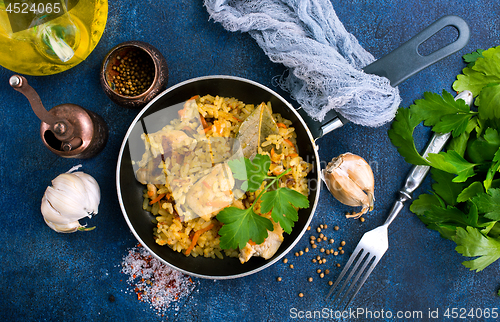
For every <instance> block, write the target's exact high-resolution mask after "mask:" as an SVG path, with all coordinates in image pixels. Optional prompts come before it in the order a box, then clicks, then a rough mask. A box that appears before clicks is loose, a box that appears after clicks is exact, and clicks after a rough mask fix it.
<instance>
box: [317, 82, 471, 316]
mask: <svg viewBox="0 0 500 322" xmlns="http://www.w3.org/2000/svg"><path fill="white" fill-rule="evenodd" d="M458 99H463V100H464V101H465V102H466V104H467V105H471V104H472V99H473V96H472V93H471V92H470V91H463V92H461V93H460V94H458V95H457V96H456V97H455V100H458ZM450 135H451V134H450V133H435V134H434V135H433V136H432V138H431V140H430V141H429V143H428V145H427V147H426V149H425V151H424V154H423V157H424V158H426V157H427V155H428V154H429V153H438V152H439V151H441V150H442V148H443V147H444V145H445V144H446V142H447V141H448V139H449V137H450ZM428 172H429V166H425V165H417V166H414V167H413V168H412V169H411V171H410V173H409V174H408V176H407V177H406V181H405V185H404V187H403V188H402V189H401V190H400V191H399V198H398V200H397V201H396V202H395V203H394V206H393V207H392V209H391V212H390V213H389V216H388V217H387V219H386V221H385V223H384V224H383V225H382V226H379V227H377V228H375V229H373V230H370V231H368V232H366V233H365V234H364V235H363V237H362V238H361V240H360V241H359V243H358V245H357V246H356V249H355V250H354V252H353V253H352V255H351V257H350V258H349V261H348V262H347V264H346V265H345V267H344V269H343V270H342V272H341V273H340V275H339V277H338V278H337V280H336V281H335V283H334V284H333V286H332V288H331V289H330V292H328V295H327V296H326V298H327V299H328V298H329V297H330V296H331V295H332V293H333V291H334V290H335V288H336V287H337V286H338V285H339V284H340V283H341V281H342V279H343V278H344V276H345V275H346V274H347V272H348V271H349V269H350V268H351V266H352V264H353V263H354V261H355V260H356V258H357V260H356V262H355V264H354V266H353V267H352V270H351V271H350V273H349V275H348V276H347V278H346V280H345V281H344V283H343V284H342V287H341V288H340V289H339V290H338V291H337V293H336V295H335V298H334V300H333V301H334V302H335V301H336V300H337V298H339V296H340V295H341V294H342V292H343V291H344V289H345V288H346V286H347V285H348V283H349V281H350V280H351V278H352V277H353V275H354V274H356V276H355V277H354V280H353V281H352V282H351V284H350V286H349V288H348V289H347V291H346V292H345V293H344V296H343V297H342V299H341V300H340V303H342V302H344V300H345V299H346V298H347V296H348V295H349V294H350V293H351V291H352V290H353V289H354V293H352V295H351V297H350V298H349V300H348V302H347V303H346V305H345V306H344V310H345V309H346V308H347V307H348V306H349V304H350V303H351V301H352V300H353V298H354V297H355V296H356V294H358V292H359V290H360V289H361V287H362V286H363V284H364V283H365V282H366V280H367V279H368V276H370V274H371V273H372V271H373V269H374V268H375V266H377V264H378V262H379V261H380V259H381V258H382V256H384V254H385V252H386V251H387V249H388V248H389V241H388V237H387V231H388V228H389V225H390V224H391V223H392V221H393V220H394V219H395V218H396V216H397V215H398V214H399V212H400V211H401V209H403V207H404V202H405V201H407V200H410V199H411V198H412V193H413V192H414V191H415V189H417V188H418V186H420V184H421V183H422V181H423V180H424V178H425V176H426V175H427V173H428ZM361 264H363V265H362V266H361V268H360V269H359V270H358V268H359V266H360V265H361ZM367 267H368V269H367ZM361 276H362V277H361ZM360 278H361V280H360ZM358 281H359V283H358Z"/></svg>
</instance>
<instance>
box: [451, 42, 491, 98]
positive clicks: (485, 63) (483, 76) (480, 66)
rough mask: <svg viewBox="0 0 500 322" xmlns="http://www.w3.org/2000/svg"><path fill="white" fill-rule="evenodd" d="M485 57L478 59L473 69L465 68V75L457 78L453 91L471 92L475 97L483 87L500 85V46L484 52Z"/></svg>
mask: <svg viewBox="0 0 500 322" xmlns="http://www.w3.org/2000/svg"><path fill="white" fill-rule="evenodd" d="M481 54H482V56H483V57H479V58H477V59H476V61H475V63H474V65H473V66H472V67H465V68H464V70H463V71H462V73H463V74H461V75H458V76H457V80H456V81H455V82H454V83H453V89H454V90H456V91H457V92H462V91H464V90H469V91H471V92H472V94H473V95H474V97H475V96H477V95H479V93H480V92H481V90H482V89H483V87H485V86H486V85H488V84H491V83H500V46H498V47H494V48H490V49H488V50H485V51H483V52H482V53H481Z"/></svg>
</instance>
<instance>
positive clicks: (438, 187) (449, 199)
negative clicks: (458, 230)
mask: <svg viewBox="0 0 500 322" xmlns="http://www.w3.org/2000/svg"><path fill="white" fill-rule="evenodd" d="M431 176H432V179H433V180H434V181H435V183H433V184H432V189H434V192H435V193H436V194H437V195H439V197H441V198H442V199H443V200H444V201H445V202H446V204H448V205H450V206H454V205H456V204H457V197H458V195H459V194H460V193H461V192H462V190H463V188H464V186H465V185H464V184H463V183H459V182H452V180H453V178H455V175H454V174H452V173H448V172H445V171H442V170H439V169H436V168H431Z"/></svg>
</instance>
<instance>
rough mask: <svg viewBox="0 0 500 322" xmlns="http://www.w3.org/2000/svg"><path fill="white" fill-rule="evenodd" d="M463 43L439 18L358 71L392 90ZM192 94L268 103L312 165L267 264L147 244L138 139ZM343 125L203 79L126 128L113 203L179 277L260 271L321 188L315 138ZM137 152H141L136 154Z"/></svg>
mask: <svg viewBox="0 0 500 322" xmlns="http://www.w3.org/2000/svg"><path fill="white" fill-rule="evenodd" d="M446 26H453V27H455V28H456V29H457V30H458V32H459V36H458V38H457V39H456V40H455V41H454V42H452V43H451V44H448V45H446V46H445V47H443V48H441V49H439V50H437V51H435V52H433V53H432V54H430V55H427V56H422V55H420V54H419V53H418V46H419V45H420V44H421V43H422V42H424V41H425V40H427V39H429V38H430V37H431V36H432V35H434V34H436V33H437V32H439V31H440V30H441V29H443V28H444V27H446ZM468 39H469V28H468V26H467V24H466V23H465V21H464V20H462V19H461V18H459V17H457V16H445V17H443V18H441V19H439V20H437V21H436V22H434V23H433V24H431V25H430V26H429V27H427V28H426V29H425V30H424V31H422V32H420V33H419V34H418V35H416V36H415V37H414V38H412V39H411V40H409V41H408V42H406V43H405V44H403V45H402V46H401V47H399V48H398V49H396V50H394V51H393V52H392V53H390V54H388V55H387V56H385V57H383V58H382V59H380V60H378V61H376V62H374V63H372V64H371V65H368V66H367V67H366V68H365V69H364V70H365V71H366V72H369V73H374V74H377V75H380V76H385V77H387V78H388V79H389V80H390V81H391V85H393V86H396V85H397V84H399V83H400V82H402V81H403V80H405V79H407V78H408V77H410V76H412V75H413V74H415V73H417V72H418V71H420V70H422V69H424V68H426V67H427V66H429V65H431V64H433V63H435V62H437V61H439V60H441V59H442V58H444V57H446V56H448V55H450V54H452V53H454V52H456V51H458V50H460V49H461V48H463V47H464V46H465V44H466V43H467V42H468ZM196 94H199V95H205V94H211V95H219V96H223V97H235V98H237V99H239V100H240V101H243V102H245V103H247V104H248V103H253V104H259V103H260V102H268V101H269V102H271V106H272V107H273V112H274V113H276V112H277V113H281V115H282V116H283V117H284V118H286V119H288V120H290V121H292V123H293V127H294V128H295V131H296V133H297V147H298V149H299V151H300V155H301V156H302V158H303V159H304V160H305V161H306V162H309V163H311V164H312V165H313V166H312V171H311V172H310V173H309V175H308V180H309V189H310V193H309V203H310V205H311V206H310V207H309V208H308V209H300V210H299V219H298V221H297V222H296V223H295V226H294V228H293V230H292V233H291V234H289V235H287V234H285V236H284V241H283V244H282V245H281V247H280V248H279V250H278V251H277V253H276V254H275V255H274V256H273V257H272V258H271V259H269V260H264V259H263V258H260V257H253V258H251V259H250V260H249V261H248V262H247V263H245V264H241V263H240V262H239V260H238V258H229V257H225V258H224V259H211V258H201V257H196V258H195V257H192V256H189V257H188V256H185V255H184V254H182V253H179V252H176V251H173V250H172V249H170V248H169V247H168V246H160V245H158V244H156V242H155V241H154V239H153V228H154V226H155V224H153V220H154V216H153V215H152V214H151V213H149V212H147V211H145V210H143V209H142V204H143V190H144V185H142V184H140V183H139V182H138V181H137V180H136V178H135V171H134V169H137V168H136V167H137V165H136V164H134V161H137V160H140V158H141V155H140V154H141V152H144V147H143V146H144V143H143V142H142V140H141V139H140V135H141V134H142V133H144V132H153V131H158V130H160V129H161V128H162V127H163V126H165V125H166V124H168V123H169V121H170V120H172V119H173V118H175V115H177V110H178V109H179V108H178V107H179V106H181V105H182V104H183V103H184V102H185V101H186V100H188V99H189V98H190V97H192V96H193V95H196ZM345 122H346V121H345V120H344V119H343V118H342V117H341V116H339V115H337V114H335V112H330V113H329V114H327V118H326V120H325V121H323V122H318V121H315V120H312V119H311V118H310V117H309V116H308V115H307V114H305V113H304V112H303V111H302V110H301V109H299V110H298V111H297V110H296V109H295V108H294V107H293V106H292V105H291V104H290V103H288V102H287V101H286V100H285V99H284V98H282V97H281V96H280V95H278V94H277V93H276V92H274V91H273V90H271V89H269V88H267V87H266V86H263V85H261V84H259V83H256V82H254V81H251V80H247V79H243V78H239V77H233V76H206V77H199V78H194V79H190V80H187V81H184V82H182V83H179V84H177V85H174V86H172V87H170V88H168V89H167V90H165V91H164V92H162V93H161V94H159V95H158V96H157V97H156V98H155V99H153V100H152V101H151V102H150V103H149V104H148V105H146V106H145V107H144V108H143V109H142V110H141V111H140V112H139V114H138V115H137V117H136V118H135V119H134V121H133V122H132V124H131V125H130V127H129V129H128V131H127V133H126V135H125V138H124V140H123V143H122V145H121V149H120V153H119V156H118V163H117V168H116V185H117V192H118V200H119V204H120V207H121V210H122V213H123V215H124V218H125V221H126V222H127V224H128V226H129V227H130V230H131V231H132V233H133V234H134V236H135V237H136V238H137V240H138V241H139V242H140V243H141V244H142V245H143V246H144V247H145V248H146V249H148V250H149V251H150V252H151V253H152V254H153V256H155V257H156V258H158V259H159V260H160V261H162V262H164V263H165V264H167V265H169V266H170V267H172V268H174V269H176V270H179V271H181V272H183V273H186V274H189V275H193V276H197V277H202V278H210V279H230V278H237V277H242V276H246V275H250V274H253V273H256V272H258V271H260V270H263V269H265V268H266V267H268V266H270V265H272V264H273V263H275V262H277V261H278V260H279V259H280V258H282V257H283V256H284V255H285V254H287V253H288V252H289V251H290V250H291V249H292V248H293V247H294V246H295V244H296V243H297V242H298V241H299V239H300V238H301V237H302V235H303V234H304V233H305V231H306V229H307V226H308V225H309V224H310V222H311V220H312V217H313V214H314V211H315V209H316V205H317V203H318V199H319V195H320V188H321V181H320V170H321V169H320V163H319V157H318V152H317V150H318V147H317V145H316V143H315V139H317V138H319V137H321V136H323V135H325V134H327V133H328V132H330V131H332V130H334V129H335V128H338V127H340V126H342V125H343V124H344V123H345ZM146 123H147V129H146ZM138 147H142V151H141V150H140V149H138ZM138 151H139V152H138Z"/></svg>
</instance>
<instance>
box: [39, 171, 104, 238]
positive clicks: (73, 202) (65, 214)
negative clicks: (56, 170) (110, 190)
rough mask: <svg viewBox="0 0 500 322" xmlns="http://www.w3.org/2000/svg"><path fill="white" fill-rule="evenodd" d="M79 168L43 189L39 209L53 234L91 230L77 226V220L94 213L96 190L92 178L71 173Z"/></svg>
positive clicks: (97, 197)
mask: <svg viewBox="0 0 500 322" xmlns="http://www.w3.org/2000/svg"><path fill="white" fill-rule="evenodd" d="M79 167H80V166H77V167H73V168H72V169H71V170H70V171H68V172H67V173H63V174H60V175H59V176H57V177H56V178H55V179H54V180H52V186H49V187H47V189H46V190H45V194H44V196H43V198H42V203H41V208H40V210H41V212H42V215H43V217H44V220H45V223H46V224H47V225H48V226H49V227H50V228H52V229H53V230H55V231H57V232H62V233H69V232H75V231H77V230H92V229H93V228H86V227H84V226H82V225H80V223H79V222H78V220H79V219H82V218H84V217H91V215H92V214H97V211H98V207H99V202H100V198H101V194H100V189H99V185H98V184H97V181H96V180H95V179H94V178H93V177H92V176H90V175H88V174H86V173H83V172H74V173H71V172H72V171H74V170H76V169H78V168H79Z"/></svg>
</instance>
